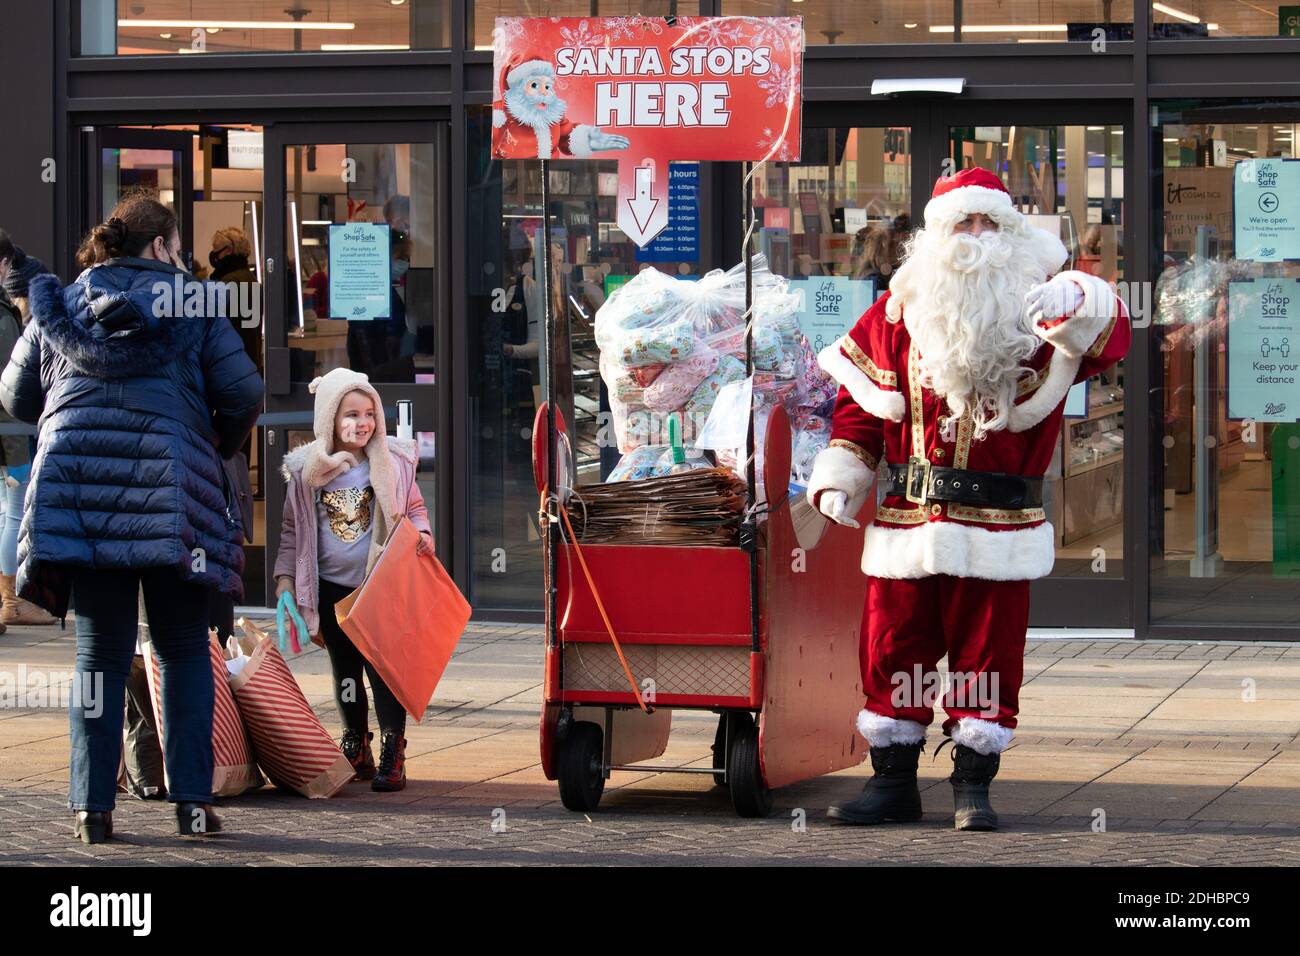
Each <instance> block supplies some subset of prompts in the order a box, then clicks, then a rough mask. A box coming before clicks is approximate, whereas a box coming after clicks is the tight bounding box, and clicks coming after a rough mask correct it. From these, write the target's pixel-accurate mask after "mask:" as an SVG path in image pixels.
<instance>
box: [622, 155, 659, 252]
mask: <svg viewBox="0 0 1300 956" xmlns="http://www.w3.org/2000/svg"><path fill="white" fill-rule="evenodd" d="M619 162H620V165H623V164H624V163H625V162H627V161H626V160H620V161H619ZM619 180H620V181H622V182H626V181H627V180H626V179H625V178H624V176H623V174H622V172H621V171H620V175H619ZM665 182H666V177H660V179H659V184H660V189H661V190H662V189H663V188H664V183H665ZM655 184H656V178H655V168H654V167H653V166H637V167H635V168H634V170H633V183H632V195H631V196H628V197H627V198H625V199H624V200H623V201H622V202H620V203H619V205H618V228H619V229H621V230H623V233H624V234H625V235H626V236H627V237H628V238H629V239H631V240H632V241H633V242H635V243H636V244H637V245H638V246H640V247H641V248H643V249H644V248H645V247H646V246H647V245H649V244H650V242H651V240H653V239H654V237H655V236H657V235H659V233H661V232H663V231H664V229H666V228H667V226H668V198H667V196H666V195H664V194H663V193H662V192H661V193H660V195H658V196H656V195H655Z"/></svg>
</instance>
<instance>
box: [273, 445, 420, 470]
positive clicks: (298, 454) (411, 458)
mask: <svg viewBox="0 0 1300 956" xmlns="http://www.w3.org/2000/svg"><path fill="white" fill-rule="evenodd" d="M312 444H314V442H304V443H303V444H301V445H299V446H298V447H297V448H295V449H293V451H291V452H289V453H288V454H287V455H285V456H284V460H283V461H282V462H281V463H280V475H281V477H283V478H284V480H285V481H291V480H292V479H293V476H294V475H296V474H301V473H302V466H303V464H304V463H305V462H306V461H307V455H308V453H309V449H310V448H311V446H312ZM388 450H389V451H390V452H392V453H393V454H394V455H397V456H399V457H401V458H403V459H405V460H406V461H408V462H410V463H411V464H412V465H414V464H416V463H417V460H418V455H419V453H418V451H417V450H416V444H415V441H414V440H413V439H410V438H396V437H394V436H392V435H389V436H388Z"/></svg>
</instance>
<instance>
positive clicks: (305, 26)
mask: <svg viewBox="0 0 1300 956" xmlns="http://www.w3.org/2000/svg"><path fill="white" fill-rule="evenodd" d="M117 25H118V26H119V27H123V28H125V29H130V28H133V27H143V28H147V29H151V30H158V29H161V30H168V29H173V30H211V29H215V30H355V29H356V27H357V25H356V24H355V23H331V22H328V21H324V20H316V21H307V20H304V21H302V22H298V23H295V22H293V21H291V20H118V21H117Z"/></svg>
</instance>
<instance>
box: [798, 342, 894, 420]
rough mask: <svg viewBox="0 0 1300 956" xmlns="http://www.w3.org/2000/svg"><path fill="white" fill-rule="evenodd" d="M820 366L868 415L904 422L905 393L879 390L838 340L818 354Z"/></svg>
mask: <svg viewBox="0 0 1300 956" xmlns="http://www.w3.org/2000/svg"><path fill="white" fill-rule="evenodd" d="M817 364H818V365H820V366H821V369H822V371H823V372H825V373H826V374H827V375H829V376H830V377H831V378H833V379H835V381H837V382H839V383H840V384H841V385H843V386H844V387H845V388H847V389H848V390H849V394H850V395H851V396H853V400H854V401H855V402H857V403H858V404H859V405H860V406H862V410H863V411H864V412H868V413H870V414H872V415H875V416H876V417H877V418H887V419H889V420H890V421H891V422H901V421H902V420H903V415H904V413H905V411H906V408H907V406H906V404H905V403H904V402H903V393H902V392H889V391H886V390H885V389H883V388H879V387H878V386H877V385H876V383H875V382H873V381H871V379H869V378H867V376H866V373H865V372H863V371H862V370H861V369H860V368H858V367H857V366H856V365H854V364H853V363H852V362H851V361H850V360H849V357H848V356H847V355H845V354H844V353H843V352H841V351H840V343H839V342H838V341H837V342H835V343H833V344H831V345H828V346H826V348H824V349H822V350H821V351H820V352H818V353H817Z"/></svg>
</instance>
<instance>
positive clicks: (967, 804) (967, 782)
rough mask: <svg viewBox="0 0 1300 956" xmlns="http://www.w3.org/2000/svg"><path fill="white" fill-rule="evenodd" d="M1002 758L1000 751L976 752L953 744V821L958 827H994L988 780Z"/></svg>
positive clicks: (964, 828) (993, 774) (995, 820)
mask: <svg viewBox="0 0 1300 956" xmlns="http://www.w3.org/2000/svg"><path fill="white" fill-rule="evenodd" d="M1001 762H1002V758H1001V756H1000V755H999V754H981V753H976V752H975V751H974V750H971V749H970V748H969V747H966V746H963V745H962V744H957V745H956V746H954V747H953V748H952V776H951V777H949V778H948V782H949V783H951V784H952V800H953V806H954V809H955V812H954V814H953V825H954V826H955V827H956V828H957V829H958V830H996V829H997V828H998V815H997V814H996V813H994V812H993V806H992V804H990V803H989V784H990V783H991V782H992V781H993V778H994V777H995V776H996V775H997V772H998V765H999V764H1000V763H1001Z"/></svg>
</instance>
